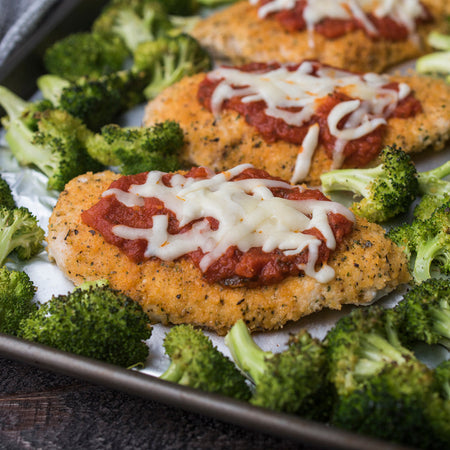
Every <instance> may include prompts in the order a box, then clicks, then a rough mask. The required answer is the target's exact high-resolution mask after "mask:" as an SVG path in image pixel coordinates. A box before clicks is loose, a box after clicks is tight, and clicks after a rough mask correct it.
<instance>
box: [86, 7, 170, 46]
mask: <svg viewBox="0 0 450 450" xmlns="http://www.w3.org/2000/svg"><path fill="white" fill-rule="evenodd" d="M171 28H172V24H171V22H170V19H169V16H168V15H167V13H166V11H165V9H164V7H163V6H162V5H161V4H160V3H158V2H157V1H146V0H137V1H136V0H135V1H132V2H126V1H120V2H112V3H111V4H109V5H108V6H107V7H106V8H105V9H104V10H103V11H102V13H101V14H100V15H99V17H98V18H97V19H96V21H95V22H94V24H93V26H92V29H93V31H96V32H100V33H113V34H116V35H117V36H119V37H120V38H121V39H122V40H123V42H124V43H125V45H126V46H127V48H128V49H129V50H130V51H134V50H135V49H136V47H137V46H138V45H139V44H140V43H141V42H146V41H153V40H155V39H157V38H158V37H159V36H161V35H163V34H165V33H166V32H167V31H168V30H170V29H171Z"/></svg>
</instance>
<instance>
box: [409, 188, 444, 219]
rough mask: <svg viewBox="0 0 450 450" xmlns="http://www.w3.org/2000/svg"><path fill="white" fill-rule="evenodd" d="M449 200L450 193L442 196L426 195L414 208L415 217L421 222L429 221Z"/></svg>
mask: <svg viewBox="0 0 450 450" xmlns="http://www.w3.org/2000/svg"><path fill="white" fill-rule="evenodd" d="M449 200H450V193H447V192H446V193H444V194H442V195H434V194H425V195H424V196H423V197H422V198H421V199H420V202H419V203H418V204H417V206H416V207H415V208H414V217H415V218H417V219H420V220H426V219H429V218H430V217H431V215H432V214H433V213H434V211H436V209H437V208H439V206H441V205H442V204H443V203H446V202H448V201H449Z"/></svg>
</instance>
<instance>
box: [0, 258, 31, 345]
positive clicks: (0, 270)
mask: <svg viewBox="0 0 450 450" xmlns="http://www.w3.org/2000/svg"><path fill="white" fill-rule="evenodd" d="M35 292H36V287H35V286H34V284H33V282H32V281H31V280H30V277H29V276H28V275H27V274H26V273H25V272H22V271H18V270H10V269H8V268H7V267H6V266H2V267H0V332H1V333H6V334H11V335H13V336H15V335H17V332H18V329H19V323H20V322H21V321H22V320H23V319H25V318H26V317H28V316H29V315H30V314H31V313H33V312H34V311H36V310H37V306H36V304H35V303H34V302H33V297H34V293H35Z"/></svg>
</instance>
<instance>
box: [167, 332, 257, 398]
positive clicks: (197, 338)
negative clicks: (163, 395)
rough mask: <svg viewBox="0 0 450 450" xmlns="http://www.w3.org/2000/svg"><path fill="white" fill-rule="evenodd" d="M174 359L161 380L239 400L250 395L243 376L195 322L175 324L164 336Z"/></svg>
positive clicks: (170, 354) (168, 352) (171, 357)
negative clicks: (192, 323)
mask: <svg viewBox="0 0 450 450" xmlns="http://www.w3.org/2000/svg"><path fill="white" fill-rule="evenodd" d="M164 349H165V351H166V354H167V355H168V356H169V358H170V359H171V363H170V366H169V368H168V369H167V370H166V372H164V373H163V374H162V375H161V379H163V380H166V381H172V382H175V383H179V384H182V385H184V386H190V387H193V388H196V389H200V390H203V391H207V392H214V393H218V394H222V395H226V396H230V397H234V398H237V399H240V400H247V399H248V398H249V397H250V390H249V388H248V386H247V384H246V381H245V378H244V376H243V375H242V374H241V373H240V372H239V371H238V370H237V369H236V367H235V366H234V364H233V362H232V361H231V360H230V359H228V358H227V357H226V356H225V355H223V354H222V353H221V352H219V350H217V348H216V347H214V346H213V344H212V342H211V340H210V339H209V338H208V337H207V336H206V335H205V334H204V333H203V332H202V331H200V330H197V329H195V328H194V327H193V326H192V325H177V326H175V327H173V328H172V329H171V330H170V331H169V332H168V333H167V335H166V337H165V339H164Z"/></svg>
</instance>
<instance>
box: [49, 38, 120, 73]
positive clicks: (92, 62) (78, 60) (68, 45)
mask: <svg viewBox="0 0 450 450" xmlns="http://www.w3.org/2000/svg"><path fill="white" fill-rule="evenodd" d="M128 55H129V51H128V49H127V48H126V47H125V45H124V43H123V41H122V39H121V38H119V37H118V36H116V35H114V34H112V33H108V34H102V33H95V32H93V33H91V32H80V33H73V34H69V35H68V36H67V37H66V38H64V39H61V40H59V41H56V42H55V43H54V44H53V45H52V46H50V47H48V48H47V50H46V51H45V54H44V65H45V67H46V69H47V71H48V72H49V73H51V74H54V75H57V76H60V77H62V78H65V79H67V80H69V81H77V80H78V79H79V78H81V77H83V76H88V77H92V78H98V77H99V76H101V75H105V74H109V73H113V72H117V71H119V70H120V69H122V68H123V66H124V63H125V59H126V58H127V56H128Z"/></svg>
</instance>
